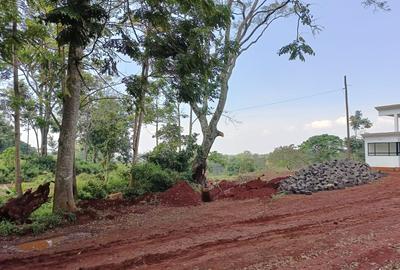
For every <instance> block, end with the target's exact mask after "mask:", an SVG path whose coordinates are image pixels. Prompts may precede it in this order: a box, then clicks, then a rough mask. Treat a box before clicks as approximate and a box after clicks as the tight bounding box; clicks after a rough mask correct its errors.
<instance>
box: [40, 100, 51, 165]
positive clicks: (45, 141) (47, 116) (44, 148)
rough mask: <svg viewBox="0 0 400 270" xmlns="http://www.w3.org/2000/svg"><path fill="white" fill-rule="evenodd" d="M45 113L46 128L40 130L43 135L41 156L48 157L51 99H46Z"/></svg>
mask: <svg viewBox="0 0 400 270" xmlns="http://www.w3.org/2000/svg"><path fill="white" fill-rule="evenodd" d="M45 99H46V100H45V112H44V122H45V123H44V126H43V127H42V128H41V129H40V135H41V156H42V157H45V156H47V145H48V135H49V128H50V126H49V122H50V117H51V111H50V110H51V108H50V100H49V99H50V97H49V96H46V97H45Z"/></svg>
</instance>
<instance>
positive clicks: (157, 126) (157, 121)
mask: <svg viewBox="0 0 400 270" xmlns="http://www.w3.org/2000/svg"><path fill="white" fill-rule="evenodd" d="M159 121H160V119H159V115H158V96H157V97H156V135H155V137H156V147H157V146H158V133H159V132H158V129H159Z"/></svg>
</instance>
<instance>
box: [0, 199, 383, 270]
mask: <svg viewBox="0 0 400 270" xmlns="http://www.w3.org/2000/svg"><path fill="white" fill-rule="evenodd" d="M344 207H348V205H344V206H340V207H339V209H342V208H344ZM334 208H335V207H326V208H318V209H315V210H312V211H303V212H298V213H294V214H284V215H272V216H261V217H258V218H254V219H248V220H245V221H239V222H232V223H228V224H225V225H224V226H219V231H223V230H226V229H229V228H232V227H233V226H236V225H253V226H248V227H247V228H246V230H245V232H246V231H252V229H253V228H254V226H259V225H260V224H261V225H267V224H268V223H272V222H275V223H276V222H278V221H282V220H285V219H290V218H296V217H298V216H303V215H305V214H307V215H310V214H311V213H315V212H317V213H326V212H328V210H333V209H334ZM335 210H337V209H335ZM370 218H371V216H369V217H368V221H369V219H370ZM376 218H379V215H378V216H376ZM335 220H336V219H329V220H325V221H322V222H321V221H319V222H314V223H309V224H304V225H300V226H295V227H289V228H286V229H275V230H268V231H266V232H263V233H260V234H257V235H255V236H252V237H236V238H233V239H229V238H228V239H220V240H217V241H210V242H205V243H201V244H198V245H195V246H189V247H188V248H186V249H178V250H175V251H170V252H166V253H150V254H146V255H142V256H138V257H134V258H131V259H128V260H124V261H122V262H120V263H111V264H105V265H102V266H93V267H87V268H84V267H83V268H80V269H82V270H83V269H84V270H97V269H99V270H101V269H130V268H132V267H138V266H142V265H153V264H157V263H161V262H163V261H165V260H168V259H172V258H176V257H179V256H188V255H189V254H190V253H196V252H198V251H200V250H201V251H202V252H205V251H207V250H212V249H215V248H218V247H221V246H225V245H227V244H231V243H235V242H240V244H245V242H248V241H253V240H258V241H269V240H271V239H273V238H276V237H278V238H279V237H284V238H293V237H296V235H299V234H301V235H302V236H305V235H310V234H314V233H316V232H315V231H314V230H311V231H308V230H310V229H312V228H320V229H321V228H324V229H327V225H329V224H334V222H335ZM346 220H351V218H350V217H349V218H345V219H342V220H341V221H340V222H341V223H343V222H345V221H346ZM364 222H365V220H362V221H358V222H354V220H353V222H352V223H351V224H352V226H357V225H359V224H363V223H364ZM346 225H347V226H346V227H349V226H348V225H349V224H346ZM212 226H214V225H209V226H206V227H197V228H187V229H185V230H183V231H179V230H174V231H170V232H167V233H165V234H154V235H150V236H148V237H146V238H145V239H142V241H139V242H136V243H135V244H132V242H135V240H137V239H135V238H133V239H126V240H115V241H111V242H108V243H106V244H99V245H96V246H90V247H88V248H85V250H82V249H73V250H69V251H66V252H64V251H61V252H58V253H54V254H51V256H49V254H43V255H39V256H29V257H26V258H23V259H21V258H19V259H15V260H9V261H7V260H5V261H0V263H1V265H7V264H10V265H13V264H14V265H15V263H16V262H19V263H32V262H37V263H38V264H39V265H40V267H55V266H58V267H60V266H61V265H60V261H63V263H68V262H72V261H73V260H74V259H72V258H71V259H70V260H69V259H67V260H65V259H66V257H67V258H68V257H71V256H74V255H76V254H79V255H80V256H90V255H94V256H96V255H101V254H107V253H108V252H110V251H112V250H114V251H115V250H116V249H117V250H125V249H132V248H135V246H148V245H151V244H156V243H160V242H166V241H173V240H177V239H179V238H182V237H187V234H188V233H191V234H202V233H205V232H207V231H209V230H210V228H211V227H212ZM332 227H337V226H332ZM307 231H308V232H307Z"/></svg>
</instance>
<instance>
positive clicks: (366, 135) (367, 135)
mask: <svg viewBox="0 0 400 270" xmlns="http://www.w3.org/2000/svg"><path fill="white" fill-rule="evenodd" d="M361 136H362V137H363V138H373V137H400V132H380V133H364V134H361Z"/></svg>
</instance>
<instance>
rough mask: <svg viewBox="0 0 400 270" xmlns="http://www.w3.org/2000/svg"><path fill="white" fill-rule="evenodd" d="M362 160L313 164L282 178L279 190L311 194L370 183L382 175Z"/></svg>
mask: <svg viewBox="0 0 400 270" xmlns="http://www.w3.org/2000/svg"><path fill="white" fill-rule="evenodd" d="M382 176H383V174H382V173H380V172H374V171H372V170H371V169H370V167H369V166H368V165H367V164H365V163H362V162H358V161H354V160H349V159H343V160H333V161H327V162H324V163H318V164H313V165H311V166H309V167H307V168H305V169H301V170H299V171H297V172H296V173H295V175H293V176H291V177H289V178H287V179H285V180H282V181H281V182H280V186H279V190H280V191H284V192H287V193H295V194H311V193H313V192H318V191H323V190H333V189H342V188H345V187H352V186H355V185H362V184H366V183H370V182H372V181H375V180H377V179H379V178H380V177H382Z"/></svg>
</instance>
